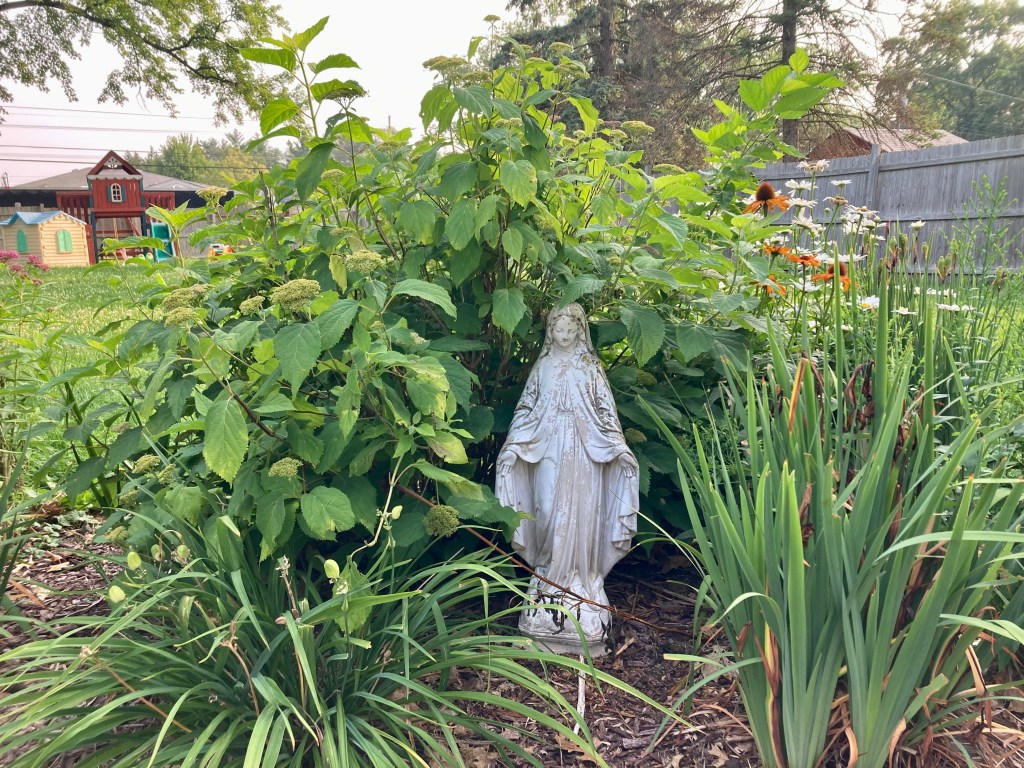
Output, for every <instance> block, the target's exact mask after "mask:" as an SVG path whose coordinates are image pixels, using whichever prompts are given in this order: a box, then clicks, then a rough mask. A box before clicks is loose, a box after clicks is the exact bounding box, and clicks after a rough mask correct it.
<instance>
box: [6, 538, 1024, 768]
mask: <svg viewBox="0 0 1024 768" xmlns="http://www.w3.org/2000/svg"><path fill="white" fill-rule="evenodd" d="M93 531H94V529H93V526H92V525H91V524H88V523H87V524H83V525H79V526H76V527H73V528H66V529H65V530H64V532H63V536H62V545H61V547H60V548H56V549H49V550H44V551H41V552H38V551H37V552H34V553H33V556H32V557H31V558H26V559H25V560H24V561H23V562H22V563H21V564H20V565H19V566H18V567H17V570H16V571H15V579H16V581H17V586H16V587H14V588H12V590H11V591H10V596H11V597H12V598H13V599H14V600H15V603H16V605H17V606H18V609H19V610H20V611H21V612H22V614H23V615H24V616H26V617H29V618H33V619H38V620H40V621H48V620H55V619H56V620H59V619H60V618H61V617H71V616H77V615H87V614H92V615H101V614H102V613H103V612H105V611H106V609H107V601H106V597H105V591H106V585H107V577H109V576H112V575H113V574H112V573H110V572H107V574H106V577H105V576H104V575H103V574H101V573H100V572H99V571H98V570H97V569H96V568H97V566H96V564H97V563H100V562H102V563H105V564H107V566H108V567H109V564H110V562H111V561H110V560H108V559H106V558H101V557H98V556H102V555H105V554H109V553H110V551H111V546H110V545H108V544H103V543H100V542H97V541H96V540H95V539H94V536H93ZM663 562H664V565H663V566H662V568H661V569H658V568H656V567H654V566H652V565H651V564H649V563H646V562H642V561H640V560H630V561H627V562H626V563H624V564H623V566H621V567H620V568H618V569H617V571H616V572H615V573H613V574H612V576H611V578H610V580H609V583H608V585H607V591H608V594H609V598H610V600H611V602H612V604H613V605H615V606H616V607H618V608H619V609H621V610H623V611H625V612H627V613H629V614H630V615H632V616H633V617H635V619H636V620H632V621H625V622H620V636H619V644H618V647H617V650H616V651H615V652H614V653H613V654H608V655H606V656H604V657H602V658H599V659H596V660H595V666H596V667H597V668H598V669H601V670H603V671H605V672H607V673H609V674H611V675H614V676H615V677H617V678H619V679H621V680H623V681H624V682H626V683H628V684H629V685H631V686H633V687H634V688H636V689H638V690H640V691H642V692H644V693H645V694H647V695H648V696H650V697H652V698H653V699H655V700H657V701H659V702H661V703H663V704H665V705H671V704H672V703H673V702H674V701H675V700H676V699H677V698H678V696H679V694H680V693H681V691H682V690H684V689H685V688H686V683H685V682H684V679H685V678H686V675H687V674H688V673H689V672H690V669H689V666H690V665H689V664H687V663H682V662H672V661H667V660H666V659H665V654H685V653H693V652H694V647H693V639H692V631H693V627H692V617H693V599H692V594H693V587H692V585H693V583H694V581H695V578H696V574H695V573H694V572H693V571H692V570H690V569H688V568H687V567H686V565H685V562H684V561H683V560H681V559H680V560H679V561H678V562H677V561H675V560H672V559H667V560H663ZM0 626H2V629H3V632H4V636H3V637H0V651H3V650H6V649H8V648H11V647H14V646H15V645H17V644H19V643H21V642H23V641H25V639H26V635H25V633H24V632H23V631H22V630H21V629H20V628H19V627H18V626H17V625H15V624H13V623H11V622H4V623H3V624H2V625H0ZM8 633H9V634H8ZM700 653H701V654H702V655H703V656H705V657H707V658H709V659H712V660H713V659H715V658H716V657H718V658H721V657H722V656H723V655H724V654H725V648H724V646H722V645H720V644H719V638H718V637H717V636H716V635H715V634H713V633H705V637H704V638H703V641H702V645H701V648H700ZM713 670H714V665H713V664H712V663H708V664H705V665H704V667H703V668H702V669H699V670H695V673H696V674H698V675H704V674H709V673H711V672H712V671H713ZM551 677H552V680H553V682H554V683H555V684H556V686H557V687H558V689H559V690H560V691H561V692H562V694H563V695H564V696H565V697H566V698H567V699H568V700H570V701H572V702H580V698H579V697H580V686H579V681H578V680H577V678H576V677H575V675H574V674H573V673H572V672H571V671H570V670H564V669H558V670H552V671H551ZM453 685H454V686H455V687H458V688H461V689H463V690H484V689H488V688H489V690H490V691H491V692H492V693H494V692H497V693H499V694H500V695H501V696H503V697H505V698H515V699H517V700H519V701H521V702H523V703H526V704H530V703H534V704H536V703H537V702H536V701H532V699H533V696H532V695H531V693H530V692H528V691H524V690H522V689H519V688H517V687H516V686H513V685H512V684H511V683H507V682H500V681H494V680H491V681H487V680H484V679H482V678H480V677H479V676H478V675H476V674H475V673H465V674H463V675H461V676H460V678H459V679H458V680H455V681H454V682H453ZM582 701H583V702H584V707H585V716H586V721H587V723H588V724H589V725H590V728H591V732H592V734H593V736H594V738H595V740H596V741H597V743H598V746H599V749H600V752H601V754H602V756H603V757H604V758H605V760H607V762H608V764H609V765H612V766H615V767H616V768H640V767H641V766H644V767H647V766H650V767H659V768H660V767H662V766H666V767H669V766H670V767H671V768H689V767H690V766H693V767H694V768H696V767H697V766H701V767H704V766H707V767H709V768H711V767H713V768H757V766H760V765H761V762H760V760H759V759H758V757H757V750H756V748H755V745H754V741H753V738H752V737H751V735H750V732H749V730H748V729H747V726H746V724H745V721H744V714H743V708H742V703H741V700H740V696H739V691H738V688H737V686H736V685H735V682H734V680H733V678H731V677H729V676H724V677H722V678H720V679H719V680H716V681H714V682H712V683H710V684H709V685H707V686H706V687H704V688H703V689H702V690H701V691H699V692H698V693H697V694H696V695H695V696H694V697H693V699H692V700H691V706H690V709H689V711H688V712H687V713H686V714H685V718H686V721H687V724H686V725H684V724H681V723H674V724H671V725H670V726H668V727H664V724H663V718H662V716H661V714H660V713H658V712H656V711H654V710H653V709H652V708H650V707H648V706H647V705H645V704H643V703H642V702H639V701H637V700H636V699H634V698H632V697H631V696H629V695H628V694H626V693H624V692H622V691H620V690H617V689H614V688H611V687H609V686H602V687H601V688H600V689H599V688H597V687H595V686H594V684H593V683H589V682H588V683H587V684H586V685H585V687H584V690H583V699H582ZM474 714H477V715H479V717H481V718H486V717H488V716H490V713H489V712H488V711H487V708H486V707H484V706H482V705H481V706H478V707H477V708H476V709H475V710H474ZM995 719H996V721H997V724H1001V726H1002V727H1005V728H1007V729H1013V730H1016V729H1018V728H1020V726H1021V724H1022V720H1021V718H1020V716H1019V713H1015V712H1013V711H1011V710H1010V709H997V712H996V718H995ZM517 725H518V726H521V727H525V728H527V729H528V730H535V729H538V728H539V726H537V725H536V724H533V723H525V724H524V723H519V724H517ZM505 735H506V736H507V737H509V738H511V739H513V740H518V738H517V734H516V733H515V732H514V731H512V730H511V729H509V730H508V731H506V733H505ZM456 736H457V737H459V738H460V743H461V744H463V745H464V748H463V757H464V759H465V761H466V765H467V766H469V767H470V768H494V767H496V766H499V765H501V763H500V761H499V760H498V757H497V755H496V753H495V752H494V750H493V749H492V748H491V747H490V746H489V745H487V744H486V743H484V742H483V741H475V740H473V739H472V738H470V737H469V735H468V734H464V735H461V736H460V735H459V734H456ZM519 738H521V737H519ZM1017 744H1018V745H1019V742H1017ZM1012 747H1013V743H1011V742H1007V743H1006V744H1005V745H1004V744H1002V743H1001V742H1000V741H999V739H998V738H996V737H994V736H992V735H985V734H979V738H978V739H977V740H976V742H975V756H976V760H977V764H979V765H988V766H993V767H994V766H997V765H1002V766H1013V765H1019V764H1020V762H1019V759H1020V755H1019V753H1017V752H1015V751H1014V750H1013V749H1012ZM528 749H529V751H531V753H532V754H534V755H535V756H536V757H538V758H539V759H540V760H541V761H542V762H543V764H544V765H545V766H567V767H568V766H587V765H592V764H593V763H592V762H591V761H590V760H589V759H588V758H586V757H585V756H583V755H580V754H579V753H578V752H576V751H574V750H573V749H572V746H571V745H569V744H567V743H563V742H562V741H561V740H559V739H557V738H554V737H552V738H551V739H550V740H549V741H548V742H547V743H545V744H543V746H528ZM8 757H10V756H8ZM847 759H848V755H846V754H845V749H837V750H835V751H834V758H833V760H832V761H830V763H828V764H827V765H835V766H840V765H846V764H847ZM5 764H7V758H5V757H0V766H2V765H5ZM960 764H962V763H958V762H948V763H945V765H960ZM935 765H936V768H939V766H941V765H943V763H939V762H937V763H935Z"/></svg>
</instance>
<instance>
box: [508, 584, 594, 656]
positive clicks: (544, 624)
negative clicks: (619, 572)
mask: <svg viewBox="0 0 1024 768" xmlns="http://www.w3.org/2000/svg"><path fill="white" fill-rule="evenodd" d="M541 586H546V585H543V584H541ZM548 589H550V587H548ZM591 599H592V600H593V601H594V602H595V603H600V604H601V605H607V603H608V597H607V595H606V594H605V592H604V589H603V588H600V589H598V590H596V594H594V595H593V597H592V598H591ZM574 620H575V621H574ZM577 623H578V624H579V629H577V626H576V625H577ZM611 629H612V616H611V611H609V610H608V609H607V608H603V607H600V606H598V605H591V604H590V603H584V602H581V601H580V600H579V599H578V598H575V597H573V596H572V595H568V594H565V593H557V592H550V591H548V592H546V591H543V590H541V589H540V588H539V587H538V585H537V584H533V585H531V587H530V605H529V606H528V607H527V608H525V609H524V610H523V612H522V613H521V614H520V615H519V631H520V632H521V633H522V634H524V635H526V636H527V637H529V638H532V639H533V640H534V642H536V643H537V645H538V646H539V647H541V648H542V649H544V650H546V651H550V652H551V653H565V654H572V655H574V656H579V655H581V654H584V653H586V652H587V651H589V652H590V655H591V657H592V658H599V657H601V656H604V655H605V654H606V653H608V651H610V650H611V649H612V647H613V646H612V637H611ZM580 630H582V635H583V636H582V638H581V637H580ZM584 643H586V647H584Z"/></svg>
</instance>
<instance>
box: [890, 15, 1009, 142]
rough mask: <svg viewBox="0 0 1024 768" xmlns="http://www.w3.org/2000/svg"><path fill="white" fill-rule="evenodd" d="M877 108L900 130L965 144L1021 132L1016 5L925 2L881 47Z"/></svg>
mask: <svg viewBox="0 0 1024 768" xmlns="http://www.w3.org/2000/svg"><path fill="white" fill-rule="evenodd" d="M883 53H884V55H885V67H884V70H883V76H882V79H881V81H880V83H879V87H878V95H877V98H878V107H879V109H880V110H884V111H887V112H888V113H889V114H891V115H892V116H893V119H894V120H895V121H899V122H900V124H902V125H903V126H905V127H910V128H922V129H930V128H932V129H934V128H941V129H944V130H948V131H951V132H953V133H955V134H957V135H959V136H962V137H964V138H966V139H985V138H990V137H993V136H1008V135H1012V134H1018V133H1024V97H1022V96H1021V93H1022V92H1024V8H1022V7H1021V4H1020V2H1019V1H1018V0H984V1H983V2H980V3H979V2H971V1H970V0H949V1H948V2H935V1H934V0H932V1H930V2H925V3H923V4H920V5H917V6H915V7H914V8H912V9H911V10H910V12H909V13H908V14H907V16H906V18H905V19H904V23H903V29H902V31H901V33H900V34H899V35H898V36H896V37H893V38H891V39H889V40H887V41H886V42H885V44H884V46H883Z"/></svg>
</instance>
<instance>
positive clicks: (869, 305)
mask: <svg viewBox="0 0 1024 768" xmlns="http://www.w3.org/2000/svg"><path fill="white" fill-rule="evenodd" d="M880 301H881V299H879V298H878V297H877V296H861V298H860V299H859V300H858V301H857V306H858V307H860V308H861V309H878V304H879V302H880Z"/></svg>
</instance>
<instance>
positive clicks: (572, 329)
mask: <svg viewBox="0 0 1024 768" xmlns="http://www.w3.org/2000/svg"><path fill="white" fill-rule="evenodd" d="M495 485H496V487H495V492H496V494H497V496H498V498H499V499H500V500H501V502H502V503H503V504H507V505H508V506H510V507H513V508H514V509H516V510H519V511H520V512H525V513H526V514H528V515H529V516H530V517H528V518H526V519H524V520H523V521H522V522H521V523H520V524H519V528H518V529H517V530H516V533H515V536H514V537H513V539H512V546H513V547H514V548H515V550H516V551H517V552H519V553H520V554H521V555H522V556H523V558H524V559H525V560H526V561H527V562H528V563H529V564H530V566H531V567H532V568H533V569H534V570H535V571H536V572H537V573H538V574H540V575H541V576H543V577H544V579H547V580H548V581H550V582H554V583H555V584H557V585H559V587H561V589H560V588H558V587H554V586H552V585H551V584H549V583H546V582H545V581H543V580H541V579H538V578H536V577H534V578H533V580H532V582H531V586H530V598H531V601H532V602H533V605H534V606H535V607H532V608H527V610H525V611H524V612H523V613H522V614H521V617H520V621H519V629H520V631H521V632H523V634H525V635H528V636H530V637H533V638H535V639H536V640H538V641H539V642H540V643H541V644H542V645H544V646H545V647H547V648H549V649H550V650H553V651H557V652H570V653H576V652H580V651H581V650H582V644H581V642H580V638H579V634H578V633H577V631H576V628H575V626H574V624H573V622H572V620H571V619H569V618H567V616H566V615H565V613H564V612H562V611H560V610H557V609H551V608H550V605H551V604H554V603H557V604H560V605H562V606H564V607H565V608H566V609H567V610H569V611H570V612H571V613H572V615H573V616H574V617H575V618H576V619H577V621H578V622H579V624H580V627H581V628H582V630H583V637H584V639H585V640H586V643H587V647H588V649H589V651H590V653H591V654H592V655H600V654H602V653H604V652H605V650H606V648H607V646H608V645H609V644H610V636H609V633H610V629H611V615H610V612H609V611H608V609H607V608H603V607H601V606H605V605H607V604H608V597H607V595H606V594H605V591H604V580H605V577H606V576H607V575H608V572H609V571H610V570H611V569H612V566H613V565H615V563H617V562H618V561H619V560H620V559H621V558H622V557H623V556H624V555H625V554H626V553H627V552H628V551H629V548H630V542H631V540H632V538H633V535H634V534H635V533H636V513H637V508H638V506H639V501H640V483H639V478H638V476H637V462H636V457H634V456H633V453H632V451H630V450H629V448H628V447H627V446H626V441H625V439H624V438H623V436H622V426H621V425H620V423H619V418H618V415H617V414H616V412H615V402H614V400H613V399H612V393H611V389H610V388H609V386H608V379H607V377H606V376H605V373H604V369H603V368H602V367H601V364H600V362H599V361H598V359H597V356H596V355H595V353H594V347H593V345H592V343H591V341H590V331H589V327H588V325H587V317H586V313H585V312H584V311H583V308H582V307H581V306H580V305H579V304H576V303H573V304H569V305H567V306H565V307H561V308H556V309H553V310H552V311H551V313H550V314H549V315H548V320H547V333H546V335H545V339H544V347H543V349H542V350H541V354H540V357H539V358H538V359H537V362H536V364H535V365H534V367H533V370H532V371H531V372H530V377H529V379H528V380H527V382H526V388H525V389H524V390H523V394H522V396H521V397H520V399H519V404H518V405H517V406H516V410H515V415H514V416H513V418H512V424H511V426H510V427H509V432H508V438H507V439H506V440H505V444H504V445H503V446H502V449H501V452H500V453H499V454H498V462H497V479H496V484H495ZM580 597H582V598H585V599H586V600H588V601H591V602H584V601H582V600H580V599H579V598H580ZM595 604H596V605H595ZM545 606H549V607H547V608H545Z"/></svg>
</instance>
